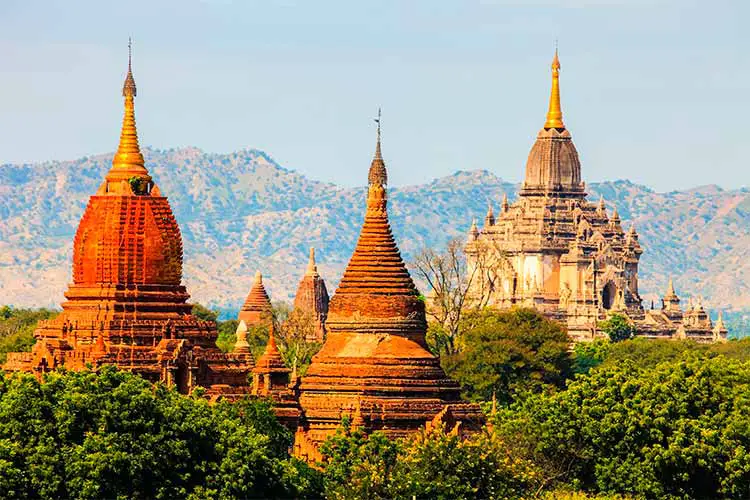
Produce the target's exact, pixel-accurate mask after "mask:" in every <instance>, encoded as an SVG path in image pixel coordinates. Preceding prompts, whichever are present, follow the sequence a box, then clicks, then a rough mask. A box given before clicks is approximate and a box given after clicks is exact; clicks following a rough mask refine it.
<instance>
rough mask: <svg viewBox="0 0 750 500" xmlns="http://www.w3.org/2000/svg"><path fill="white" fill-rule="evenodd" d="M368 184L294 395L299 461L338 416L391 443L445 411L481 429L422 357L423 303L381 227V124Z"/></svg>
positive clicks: (425, 354) (475, 415) (454, 389)
mask: <svg viewBox="0 0 750 500" xmlns="http://www.w3.org/2000/svg"><path fill="white" fill-rule="evenodd" d="M368 181H369V186H368V194H367V210H366V213H365V220H364V225H363V226H362V230H361V232H360V235H359V240H358V241H357V246H356V248H355V250H354V254H353V255H352V257H351V259H350V260H349V264H348V265H347V268H346V270H345V272H344V275H343V278H342V279H341V282H340V283H339V286H338V289H337V290H336V293H335V294H334V296H333V298H332V299H331V303H330V307H329V310H328V318H327V320H326V328H327V330H328V333H327V337H326V340H325V342H324V343H323V346H322V348H321V350H320V351H319V352H318V354H316V355H315V356H314V357H313V359H312V363H311V365H310V366H309V368H308V370H307V373H306V374H305V376H303V377H302V379H301V381H300V383H299V387H298V390H299V394H300V395H299V403H300V407H301V410H302V416H301V418H300V425H299V427H298V429H297V433H296V435H295V448H294V451H295V453H296V454H297V455H298V456H301V457H303V458H305V459H307V460H316V459H318V458H320V455H319V452H318V447H319V446H320V444H321V443H322V442H323V441H325V439H326V438H328V437H329V436H331V435H332V434H334V433H335V432H336V429H337V427H338V426H339V425H340V424H341V421H342V418H344V417H350V418H352V421H353V422H354V423H355V425H358V426H361V427H363V428H364V430H365V431H367V432H372V431H376V430H380V431H383V432H385V433H386V434H387V435H388V436H390V437H394V438H395V437H403V436H405V435H407V434H409V433H411V432H414V431H416V430H417V429H419V428H422V427H424V426H425V424H426V423H427V422H431V421H432V420H433V419H434V418H435V416H436V415H437V414H439V413H440V412H441V411H443V410H444V409H445V407H446V406H449V407H450V413H451V414H452V415H453V416H454V417H455V418H456V420H457V421H460V422H461V424H462V428H463V429H465V430H466V431H469V430H471V429H475V428H477V427H478V426H479V425H480V424H481V422H482V421H483V416H482V413H481V411H480V409H479V407H478V406H477V405H474V404H468V403H462V402H461V399H460V396H459V386H458V384H457V383H456V382H454V381H453V380H451V379H449V378H448V376H447V375H446V374H445V372H444V371H443V369H442V368H441V367H440V362H439V359H438V358H437V357H436V356H434V355H432V354H431V353H430V352H429V351H428V350H427V344H426V341H425V333H426V329H427V322H426V319H425V306H424V302H423V300H422V299H421V297H420V295H419V292H418V291H417V288H416V287H415V286H414V282H413V281H412V279H411V276H410V275H409V272H408V271H407V270H406V267H405V265H404V262H403V260H402V259H401V255H400V253H399V250H398V247H397V246H396V242H395V240H394V238H393V234H392V232H391V227H390V223H389V221H388V212H387V193H386V182H387V172H386V167H385V163H384V161H383V157H382V155H381V148H380V123H379V120H378V138H377V145H376V148H375V157H374V159H373V160H372V164H371V166H370V171H369V175H368Z"/></svg>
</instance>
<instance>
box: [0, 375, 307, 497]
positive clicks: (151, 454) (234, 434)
mask: <svg viewBox="0 0 750 500" xmlns="http://www.w3.org/2000/svg"><path fill="white" fill-rule="evenodd" d="M289 444H290V435H289V432H288V431H286V429H284V428H283V427H282V426H281V425H280V424H279V423H278V422H277V421H276V419H275V417H274V416H273V414H272V412H271V410H270V407H269V404H268V403H266V402H263V401H250V400H248V401H241V402H238V403H236V404H231V403H218V404H215V405H211V404H209V403H208V402H207V401H206V400H204V399H202V398H191V397H186V396H182V395H180V394H178V393H177V392H176V391H174V390H171V389H167V388H166V387H164V386H163V385H160V384H157V385H152V384H150V383H148V382H147V381H145V380H143V379H142V378H140V377H138V376H136V375H132V374H129V373H126V372H120V371H117V370H116V369H115V368H113V367H105V368H103V369H102V370H101V371H100V372H99V373H92V372H78V373H53V374H50V375H47V376H45V379H44V380H43V381H42V382H40V381H39V380H37V379H35V378H34V377H31V376H28V375H14V376H3V375H0V496H1V497H3V498H8V497H13V498H117V499H125V498H136V499H138V498H155V499H159V498H250V497H253V498H256V497H270V498H280V497H281V498H286V497H295V496H296V497H301V496H314V495H316V494H317V491H319V490H316V489H315V488H318V489H319V488H320V482H319V479H316V473H315V472H314V471H312V470H310V469H309V468H308V467H307V466H305V465H304V464H301V463H300V462H298V461H296V460H294V459H290V458H289V457H288V455H287V447H288V446H289ZM306 488H310V489H306Z"/></svg>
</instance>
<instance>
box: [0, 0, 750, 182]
mask: <svg viewBox="0 0 750 500" xmlns="http://www.w3.org/2000/svg"><path fill="white" fill-rule="evenodd" d="M748 3H750V2H741V1H737V2H722V1H713V2H706V1H701V2H698V1H690V0H687V1H681V2H677V1H675V2H671V1H658V0H657V1H645V0H630V1H625V0H621V1H618V0H563V1H558V2H553V1H545V0H537V1H534V0H531V1H522V0H517V1H502V0H483V1H478V2H469V1H465V2H460V1H437V0H431V1H406V0H404V1H400V2H398V1H381V2H375V1H373V2H369V1H357V2H354V1H342V2H323V1H319V2H312V1H307V2H303V1H292V0H286V1H277V2H270V1H267V2H255V1H244V2H239V1H237V2H232V1H229V0H204V1H191V0H172V1H160V0H130V1H121V2H110V1H106V2H105V1H101V0H92V1H82V0H81V1H76V0H68V1H55V0H47V1H39V0H2V1H1V2H0V162H21V161H38V160H49V159H57V160H63V159H73V158H77V157H80V156H83V155H86V154H92V153H101V152H106V151H111V150H113V149H114V148H115V147H116V144H117V137H118V132H119V125H120V119H121V109H122V103H121V97H120V90H121V87H122V80H123V77H124V71H125V65H126V57H127V38H128V36H132V37H133V39H134V63H133V64H134V73H135V77H136V81H137V83H138V91H139V92H138V100H137V103H136V111H137V119H138V126H139V132H140V136H141V143H142V144H147V145H152V146H155V147H159V148H169V147H180V146H197V147H199V148H201V149H204V150H206V151H211V152H230V151H234V150H237V149H241V148H246V147H255V148H259V149H263V150H265V151H267V152H268V153H269V154H271V155H272V156H273V157H274V158H276V159H277V161H279V162H280V163H281V164H282V165H284V166H286V167H288V168H293V169H295V170H298V171H300V172H302V173H304V174H306V175H308V176H310V177H313V178H315V179H320V180H325V181H333V182H337V183H340V184H343V185H361V184H363V183H364V182H365V178H366V170H367V167H368V165H369V160H370V157H371V155H372V150H373V146H374V144H373V142H374V136H375V129H374V124H373V122H372V118H373V116H374V115H375V114H376V112H377V108H378V106H382V108H383V153H384V156H385V158H386V161H387V164H388V166H389V173H390V179H391V181H392V184H396V185H403V184H413V183H421V182H425V181H427V180H429V179H432V178H434V177H437V176H442V175H447V174H450V173H452V172H454V171H455V170H458V169H477V168H484V169H487V170H490V171H492V172H494V173H495V174H497V175H499V176H501V177H503V178H505V179H508V180H520V179H521V178H522V176H523V169H524V165H525V161H526V156H527V154H528V151H529V148H530V147H531V145H532V143H533V140H534V137H535V135H536V133H537V131H538V129H539V128H540V127H541V126H542V124H543V123H544V115H545V112H546V107H547V100H548V94H549V81H550V78H549V63H550V59H551V56H552V52H553V47H554V40H555V39H556V38H557V39H559V46H560V61H561V64H562V72H561V90H562V100H563V111H564V113H565V122H566V125H567V126H568V128H569V129H570V131H571V133H572V134H573V139H574V141H575V143H576V145H577V147H578V150H579V153H580V155H581V160H582V163H583V175H584V178H585V179H586V180H587V181H589V182H594V181H600V180H605V179H617V178H628V179H631V180H633V181H635V182H639V183H643V184H646V185H649V186H651V187H653V188H655V189H657V190H672V189H682V188H687V187H692V186H697V185H702V184H709V183H716V184H719V185H721V186H723V187H727V188H733V187H739V186H744V185H750V168H748V167H750V161H749V160H748V153H747V146H746V145H747V138H746V137H745V135H744V132H745V130H746V129H747V127H748V121H749V120H750V98H748V96H750V58H748V53H750V35H748V32H747V31H745V30H743V28H745V27H746V26H745V25H746V24H747V21H748V19H750V7H748V6H747V4H748ZM743 23H744V25H743ZM741 134H742V135H741Z"/></svg>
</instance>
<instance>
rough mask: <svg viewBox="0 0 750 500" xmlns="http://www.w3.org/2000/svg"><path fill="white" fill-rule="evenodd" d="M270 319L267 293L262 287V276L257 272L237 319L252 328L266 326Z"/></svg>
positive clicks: (269, 304)
mask: <svg viewBox="0 0 750 500" xmlns="http://www.w3.org/2000/svg"><path fill="white" fill-rule="evenodd" d="M270 318H271V299H270V298H268V292H266V287H265V286H264V285H263V275H262V274H261V273H260V271H257V272H256V273H255V280H254V281H253V286H252V287H251V288H250V293H248V294H247V298H246V299H245V303H244V304H242V309H240V314H239V316H238V317H237V319H239V320H240V321H244V322H245V323H246V324H247V326H253V325H260V324H267V323H268V322H269V320H270Z"/></svg>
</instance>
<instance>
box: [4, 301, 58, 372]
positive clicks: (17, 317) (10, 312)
mask: <svg viewBox="0 0 750 500" xmlns="http://www.w3.org/2000/svg"><path fill="white" fill-rule="evenodd" d="M58 314H59V313H58V312H57V311H51V310H49V309H16V308H13V307H11V306H2V307H0V364H3V363H5V359H6V357H7V354H8V353H9V352H22V351H30V350H31V347H32V346H33V345H34V341H35V340H34V330H35V329H36V325H37V323H38V322H39V320H43V319H52V318H54V317H55V316H57V315H58Z"/></svg>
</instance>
